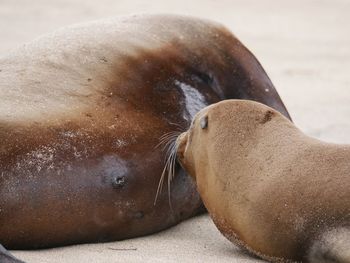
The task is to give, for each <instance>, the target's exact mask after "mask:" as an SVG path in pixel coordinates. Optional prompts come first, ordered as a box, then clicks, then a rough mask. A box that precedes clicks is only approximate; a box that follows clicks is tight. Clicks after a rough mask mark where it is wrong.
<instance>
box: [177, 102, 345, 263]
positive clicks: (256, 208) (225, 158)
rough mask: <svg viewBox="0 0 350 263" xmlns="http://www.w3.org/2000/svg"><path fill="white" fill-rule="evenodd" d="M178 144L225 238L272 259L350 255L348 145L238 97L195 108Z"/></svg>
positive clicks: (342, 257) (338, 258)
mask: <svg viewBox="0 0 350 263" xmlns="http://www.w3.org/2000/svg"><path fill="white" fill-rule="evenodd" d="M203 117H206V118H207V119H208V123H207V128H205V129H202V128H201V126H200V125H199V123H200V120H201V119H202V118H203ZM177 144H178V157H179V160H180V163H181V164H182V166H183V167H184V168H185V170H186V171H188V173H189V174H190V175H191V176H192V177H193V178H194V179H195V181H196V184H197V189H198V191H199V193H200V196H201V197H202V200H203V202H204V204H205V206H206V208H207V209H208V211H209V213H210V215H211V217H212V219H213V221H214V222H215V224H216V226H217V227H218V228H219V230H220V231H221V232H222V233H223V234H224V235H225V236H226V237H227V238H228V239H229V240H231V241H233V242H235V243H238V244H239V245H241V246H243V247H245V248H246V249H248V250H249V251H251V252H253V253H254V254H256V255H259V256H260V257H262V258H264V259H267V260H270V261H272V262H294V261H303V262H320V261H317V260H316V258H326V257H327V255H326V254H328V255H332V258H333V259H334V258H335V260H334V261H329V260H328V261H327V259H326V260H325V261H322V262H344V263H345V262H347V263H349V262H350V255H349V252H348V251H350V231H349V229H350V177H349V175H350V146H349V145H338V144H331V143H326V142H322V141H319V140H316V139H314V138H311V137H309V136H306V135H305V134H303V133H302V132H301V131H300V130H299V129H297V128H296V127H295V126H294V124H293V123H292V122H290V121H289V120H288V119H287V118H285V117H284V116H283V115H282V114H280V113H279V112H277V111H275V110H273V109H271V108H269V107H267V106H265V105H262V104H260V103H256V102H253V101H243V100H241V101H240V100H227V101H223V102H219V103H216V104H213V105H211V106H208V107H207V108H205V109H203V110H201V111H200V112H199V113H198V114H197V115H196V117H195V118H194V121H193V123H192V126H191V127H190V129H189V131H188V132H186V133H183V134H182V135H181V136H179V138H178V142H177ZM340 228H341V229H344V231H345V232H346V231H348V232H346V233H347V234H342V235H341V236H340V235H339V233H338V232H337V229H340ZM344 231H342V233H344ZM330 233H331V234H330ZM337 240H339V241H337ZM340 240H341V242H340ZM321 248H322V249H321Z"/></svg>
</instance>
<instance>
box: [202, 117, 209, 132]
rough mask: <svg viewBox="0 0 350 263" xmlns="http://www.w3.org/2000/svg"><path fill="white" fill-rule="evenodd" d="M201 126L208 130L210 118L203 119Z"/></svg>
mask: <svg viewBox="0 0 350 263" xmlns="http://www.w3.org/2000/svg"><path fill="white" fill-rule="evenodd" d="M200 125H201V128H202V129H206V128H207V127H208V116H203V117H202V118H201V120H200Z"/></svg>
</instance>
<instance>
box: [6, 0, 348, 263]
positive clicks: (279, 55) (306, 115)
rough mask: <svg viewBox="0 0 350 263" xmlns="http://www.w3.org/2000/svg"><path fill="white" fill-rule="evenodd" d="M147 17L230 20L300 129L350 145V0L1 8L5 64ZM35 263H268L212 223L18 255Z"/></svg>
mask: <svg viewBox="0 0 350 263" xmlns="http://www.w3.org/2000/svg"><path fill="white" fill-rule="evenodd" d="M139 12H152V13H155V12H166V13H181V14H191V15H197V16H202V17H207V18H211V19H214V20H217V21H221V22H222V23H224V24H225V25H227V26H228V27H229V28H231V30H232V31H233V32H234V33H235V34H236V35H237V36H238V37H239V38H240V39H241V40H242V41H243V43H245V44H246V45H247V46H248V47H249V48H250V49H251V50H252V51H253V53H254V54H255V55H256V56H257V57H258V58H259V60H260V61H261V63H262V64H263V66H264V68H265V69H266V71H267V72H268V74H269V75H270V77H271V79H272V81H273V82H274V84H275V86H276V87H277V89H278V91H279V93H280V95H281V97H282V99H283V100H284V102H285V104H286V106H287V108H288V109H289V111H290V113H291V115H292V117H293V119H294V122H295V123H296V124H297V126H299V127H300V128H301V129H302V130H303V131H304V132H306V133H307V134H309V135H312V136H315V137H317V138H321V139H323V140H327V141H331V142H343V143H349V142H350V121H348V117H349V116H350V90H349V88H350V77H349V76H348V75H349V72H350V27H349V25H350V16H349V14H350V1H349V0H293V1H288V2H287V1H281V0H264V1H261V0H255V1H253V0H235V1H234V0H217V1H214V0H197V1H195V0H192V1H189V0H177V1H166V0H156V1H150V0H148V1H135V0H118V1H117V0H0V34H1V41H0V55H2V54H6V52H8V51H9V50H10V49H11V48H14V47H16V46H17V45H19V44H21V43H23V42H26V41H30V40H31V39H33V38H35V37H37V36H39V35H41V34H44V33H47V32H50V31H52V30H54V29H56V28H58V27H62V26H65V25H68V24H72V23H76V22H82V21H88V20H92V19H98V18H104V17H108V16H114V15H119V14H129V13H139ZM13 253H14V254H15V255H16V256H18V257H19V258H21V259H24V260H26V261H27V262H33V263H34V262H41V263H45V262H50V263H51V262H52V263H53V262H91V263H92V262H141V261H142V262H259V260H257V259H253V258H250V257H249V256H247V255H245V254H244V253H242V252H241V251H240V250H238V249H237V248H235V247H234V246H233V245H231V244H230V243H229V242H228V241H226V240H225V238H224V237H222V236H221V235H220V233H219V232H218V231H217V230H216V228H215V226H214V225H213V224H212V222H211V221H210V219H209V217H208V216H206V215H204V216H200V217H197V218H194V219H191V220H188V221H186V222H184V223H182V224H180V225H178V226H176V227H173V228H171V229H169V230H167V231H163V232H161V233H158V234H155V235H151V236H147V237H142V238H136V239H132V240H126V241H122V242H113V243H105V244H91V245H79V246H72V247H65V248H58V249H51V250H42V251H13Z"/></svg>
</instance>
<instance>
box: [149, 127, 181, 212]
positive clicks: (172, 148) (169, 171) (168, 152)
mask: <svg viewBox="0 0 350 263" xmlns="http://www.w3.org/2000/svg"><path fill="white" fill-rule="evenodd" d="M174 125H175V124H174ZM180 134H181V132H180V131H171V132H168V133H166V134H164V135H162V136H161V137H160V139H159V140H160V142H159V144H158V145H157V146H156V147H155V148H158V147H159V146H161V145H163V147H162V151H163V152H165V164H164V168H163V171H162V174H161V176H160V179H159V183H158V187H157V192H156V196H155V200H154V205H156V203H157V200H158V197H159V195H160V193H161V192H162V189H163V185H164V180H165V176H166V175H167V176H168V178H167V185H168V201H169V206H170V209H171V210H172V203H171V182H172V179H173V178H174V177H175V165H176V153H177V150H176V149H177V146H176V139H177V137H178V136H179V135H180Z"/></svg>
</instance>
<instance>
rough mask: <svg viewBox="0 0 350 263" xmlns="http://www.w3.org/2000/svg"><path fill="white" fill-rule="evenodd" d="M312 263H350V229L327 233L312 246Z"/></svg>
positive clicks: (334, 230) (310, 258)
mask: <svg viewBox="0 0 350 263" xmlns="http://www.w3.org/2000/svg"><path fill="white" fill-rule="evenodd" d="M309 261H310V262H311V263H316V262H317V263H350V228H344V227H342V228H338V229H333V230H330V231H327V232H325V233H324V234H323V235H321V236H320V238H318V239H317V240H316V241H315V242H314V244H313V245H312V246H311V249H310V252H309Z"/></svg>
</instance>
